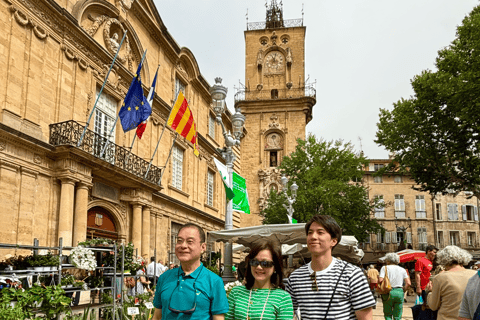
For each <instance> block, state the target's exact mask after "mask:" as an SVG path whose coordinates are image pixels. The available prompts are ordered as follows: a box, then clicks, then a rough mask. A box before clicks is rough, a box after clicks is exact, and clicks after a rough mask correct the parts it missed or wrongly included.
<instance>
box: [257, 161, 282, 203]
mask: <svg viewBox="0 0 480 320" xmlns="http://www.w3.org/2000/svg"><path fill="white" fill-rule="evenodd" d="M280 178H281V173H280V170H279V169H277V168H273V169H260V170H258V180H259V181H260V197H259V198H258V206H259V209H260V211H262V210H263V209H265V208H266V205H267V199H268V197H269V195H270V191H271V190H273V191H275V192H278V191H279V190H280V187H279V186H280Z"/></svg>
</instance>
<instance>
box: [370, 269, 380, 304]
mask: <svg viewBox="0 0 480 320" xmlns="http://www.w3.org/2000/svg"><path fill="white" fill-rule="evenodd" d="M378 275H379V273H378V270H377V269H376V268H375V266H374V265H373V264H371V265H370V267H369V268H368V271H367V278H368V283H369V284H370V290H371V291H372V294H373V297H374V298H376V296H375V289H377V286H378Z"/></svg>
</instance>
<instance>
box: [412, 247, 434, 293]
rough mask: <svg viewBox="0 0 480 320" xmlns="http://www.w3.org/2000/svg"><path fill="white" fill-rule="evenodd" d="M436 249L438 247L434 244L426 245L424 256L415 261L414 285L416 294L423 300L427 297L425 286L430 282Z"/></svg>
mask: <svg viewBox="0 0 480 320" xmlns="http://www.w3.org/2000/svg"><path fill="white" fill-rule="evenodd" d="M437 251H438V249H437V248H436V247H435V246H433V245H429V246H427V248H426V250H425V253H426V255H425V257H424V258H420V259H418V260H417V262H416V263H415V287H416V291H417V294H418V295H419V296H420V295H421V296H422V299H423V301H425V300H426V299H427V294H426V292H425V288H426V287H427V284H428V283H429V282H430V276H431V274H430V271H431V270H432V268H433V261H434V260H435V255H436V254H437Z"/></svg>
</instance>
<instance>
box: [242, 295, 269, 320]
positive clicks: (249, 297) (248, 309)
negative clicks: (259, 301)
mask: <svg viewBox="0 0 480 320" xmlns="http://www.w3.org/2000/svg"><path fill="white" fill-rule="evenodd" d="M270 290H272V289H271V288H269V289H268V295H267V299H266V300H265V304H264V305H263V311H262V315H261V316H260V320H262V319H263V314H264V313H265V308H266V307H267V302H268V297H270ZM251 298H252V289H250V295H249V296H248V307H247V320H250V316H249V313H250V299H251Z"/></svg>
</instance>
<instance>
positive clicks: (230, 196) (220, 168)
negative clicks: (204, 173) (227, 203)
mask: <svg viewBox="0 0 480 320" xmlns="http://www.w3.org/2000/svg"><path fill="white" fill-rule="evenodd" d="M213 161H214V162H215V165H216V166H217V169H218V172H219V173H220V176H221V177H222V181H223V186H224V188H225V195H226V197H227V199H228V200H232V199H233V197H235V193H234V192H233V190H232V188H230V187H229V186H230V185H231V183H230V179H229V176H228V170H227V166H226V165H224V164H223V163H221V162H220V161H218V160H217V159H215V158H213Z"/></svg>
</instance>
